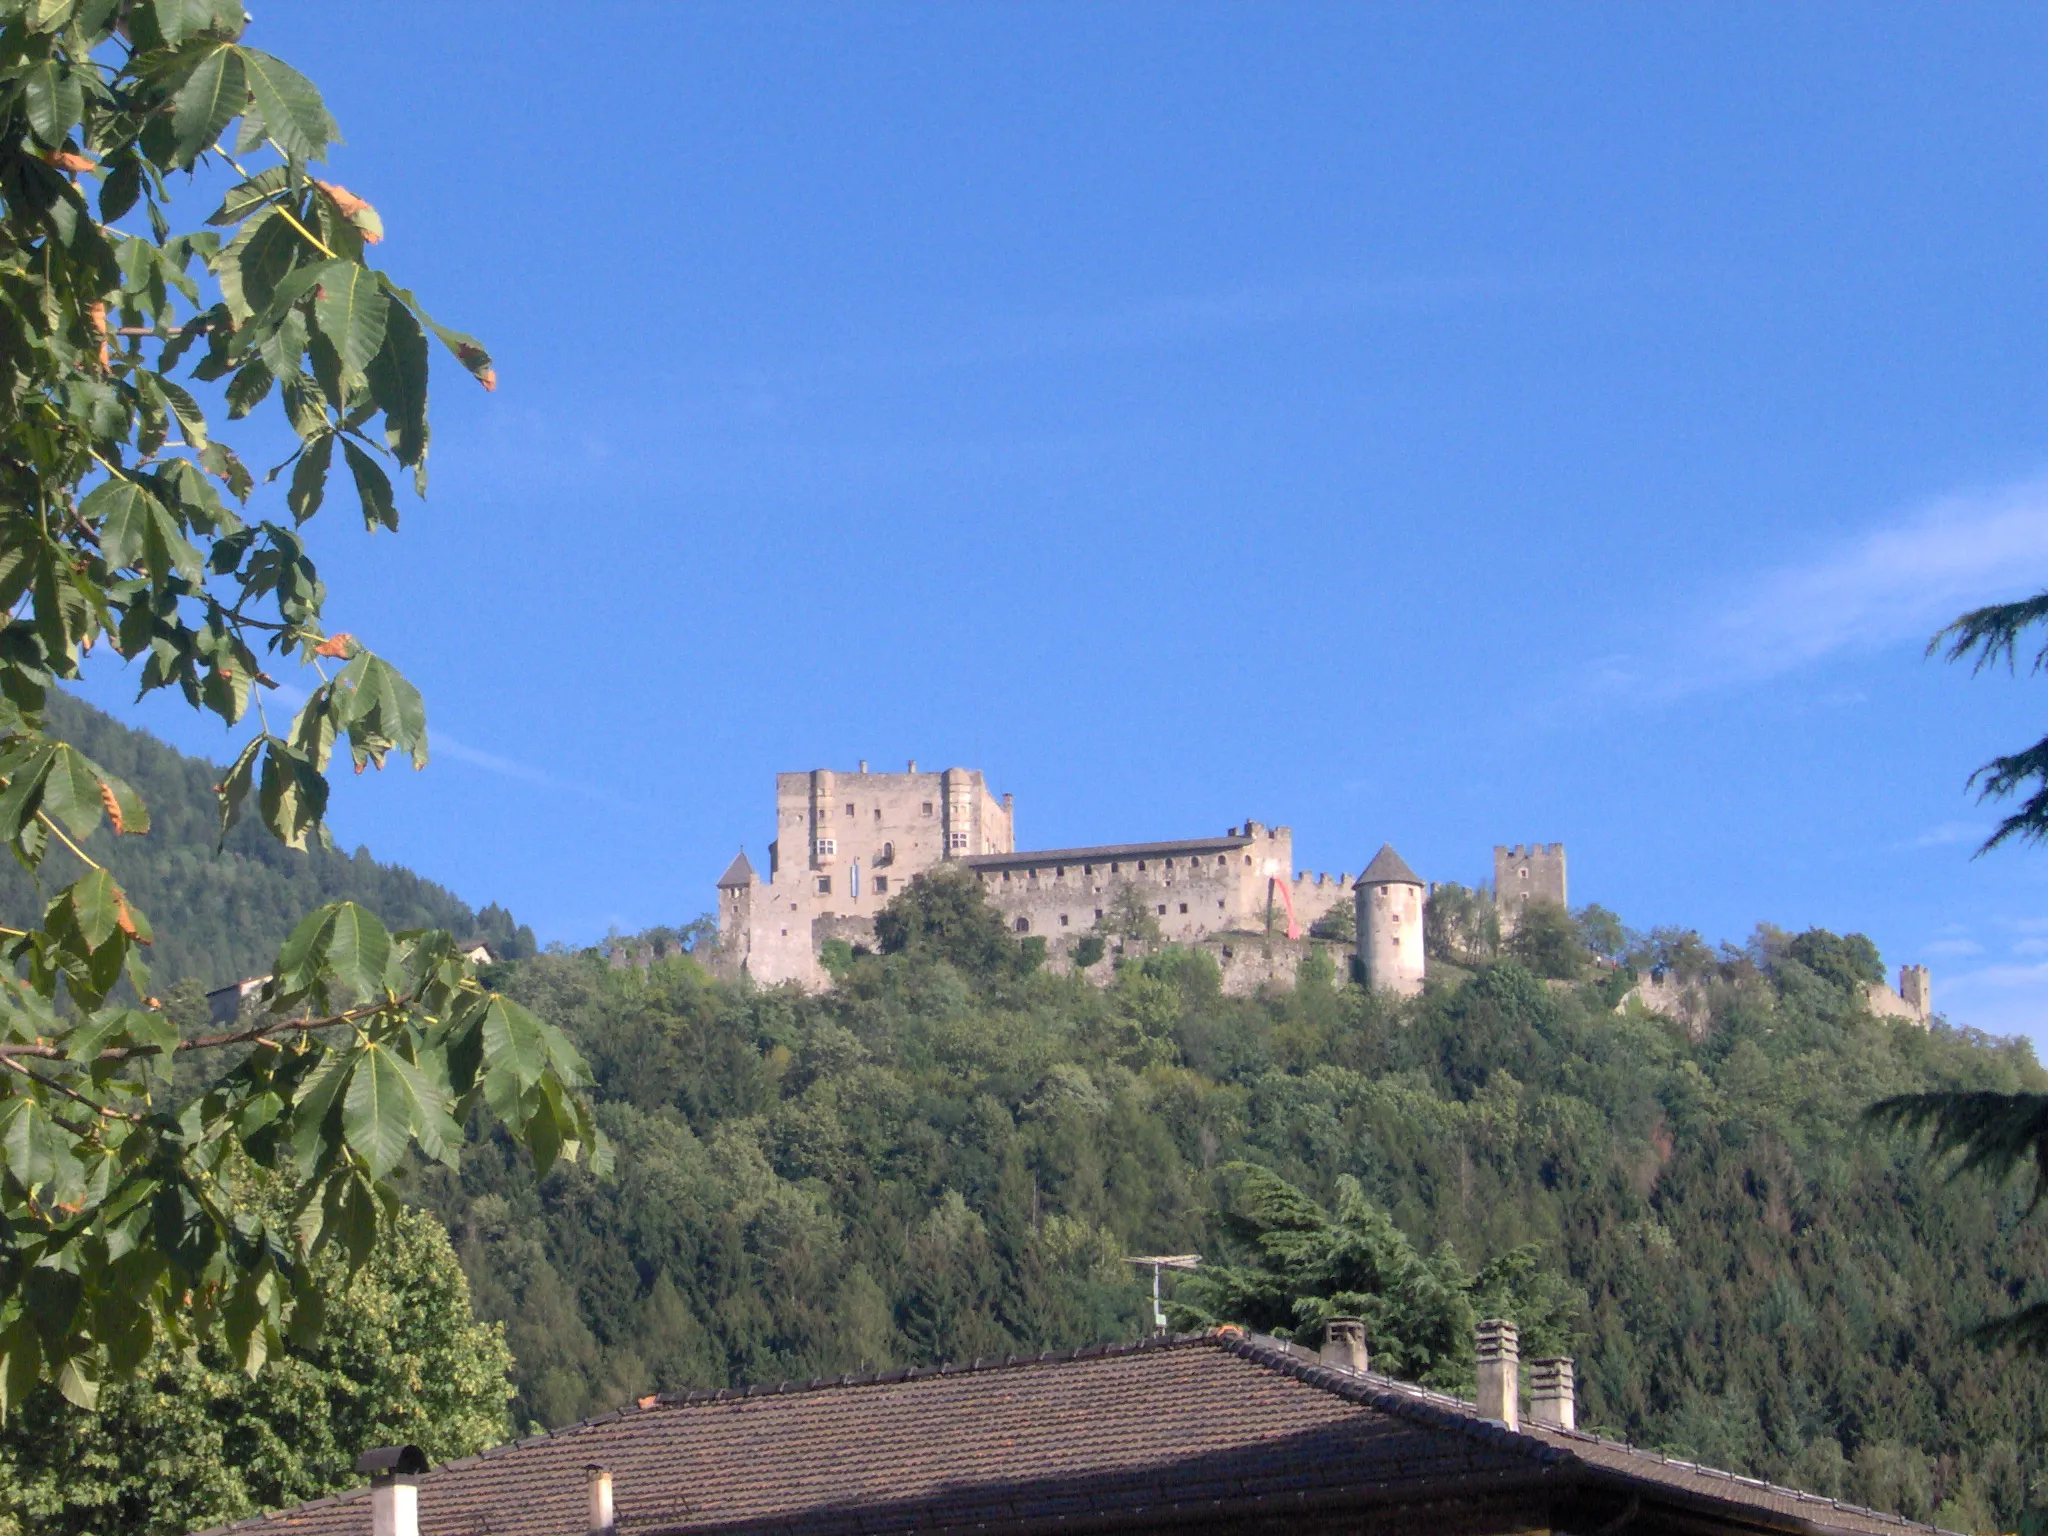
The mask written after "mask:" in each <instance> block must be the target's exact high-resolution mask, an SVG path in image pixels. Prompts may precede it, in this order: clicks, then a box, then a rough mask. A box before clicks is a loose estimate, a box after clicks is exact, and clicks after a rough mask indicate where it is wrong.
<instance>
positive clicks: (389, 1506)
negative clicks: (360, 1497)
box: [356, 1445, 427, 1536]
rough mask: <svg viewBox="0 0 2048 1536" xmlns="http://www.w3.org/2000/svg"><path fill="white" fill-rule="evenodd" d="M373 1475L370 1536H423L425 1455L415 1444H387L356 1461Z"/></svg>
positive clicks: (362, 1470)
mask: <svg viewBox="0 0 2048 1536" xmlns="http://www.w3.org/2000/svg"><path fill="white" fill-rule="evenodd" d="M356 1470H357V1471H358V1472H367V1473H369V1474H370V1536H420V1474H421V1473H422V1472H424V1471H426V1470H427V1458H426V1454H425V1453H424V1452H422V1451H421V1450H420V1448H419V1447H418V1446H416V1445H387V1446H384V1447H382V1448H381V1449H379V1450H374V1451H365V1452H363V1454H362V1455H361V1456H359V1457H357V1458H356Z"/></svg>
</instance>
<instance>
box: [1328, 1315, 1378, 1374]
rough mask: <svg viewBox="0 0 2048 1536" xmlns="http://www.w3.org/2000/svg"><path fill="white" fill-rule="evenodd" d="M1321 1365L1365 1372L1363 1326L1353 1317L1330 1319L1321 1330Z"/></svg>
mask: <svg viewBox="0 0 2048 1536" xmlns="http://www.w3.org/2000/svg"><path fill="white" fill-rule="evenodd" d="M1323 1364H1325V1365H1339V1366H1342V1367H1343V1368H1344V1369H1345V1370H1347V1371H1363V1370H1365V1369H1366V1368H1367V1366H1366V1356H1365V1324H1364V1323H1362V1322H1360V1321H1359V1320H1358V1319H1357V1318H1355V1317H1333V1318H1331V1319H1330V1321H1329V1322H1328V1323H1327V1324H1326V1325H1324V1328H1323Z"/></svg>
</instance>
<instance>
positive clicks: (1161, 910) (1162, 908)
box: [1159, 901, 1166, 917]
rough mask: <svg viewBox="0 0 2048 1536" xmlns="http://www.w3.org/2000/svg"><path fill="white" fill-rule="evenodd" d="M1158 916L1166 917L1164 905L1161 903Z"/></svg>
mask: <svg viewBox="0 0 2048 1536" xmlns="http://www.w3.org/2000/svg"><path fill="white" fill-rule="evenodd" d="M1159 915H1160V916H1161V917H1164V916H1166V903H1165V902H1163V901H1162V902H1161V903H1159Z"/></svg>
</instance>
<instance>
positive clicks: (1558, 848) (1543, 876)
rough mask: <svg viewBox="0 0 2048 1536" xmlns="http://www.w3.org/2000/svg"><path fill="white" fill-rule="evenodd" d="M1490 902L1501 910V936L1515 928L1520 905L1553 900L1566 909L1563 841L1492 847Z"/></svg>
mask: <svg viewBox="0 0 2048 1536" xmlns="http://www.w3.org/2000/svg"><path fill="white" fill-rule="evenodd" d="M1493 901H1494V905H1495V907H1497V908H1498V909H1499V911H1500V936H1501V937H1502V938H1503V939H1505V938H1506V937H1507V936H1508V935H1509V934H1511V933H1513V932H1514V931H1515V924H1516V922H1517V921H1519V920H1520V918H1521V915H1522V908H1524V907H1526V906H1527V905H1529V903H1530V902H1532V901H1554V902H1556V903H1557V904H1558V905H1559V906H1560V907H1566V908H1569V907H1570V906H1571V900H1570V898H1569V896H1568V895H1567V892H1566V887H1565V878H1564V844H1563V843H1530V844H1529V845H1528V846H1527V847H1524V846H1522V844H1520V843H1517V844H1515V845H1514V846H1513V847H1512V848H1509V847H1502V846H1500V845H1498V844H1496V845H1495V847H1494V850H1493Z"/></svg>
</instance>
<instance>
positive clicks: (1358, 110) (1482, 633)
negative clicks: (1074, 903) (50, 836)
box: [92, 0, 2048, 1039]
mask: <svg viewBox="0 0 2048 1536" xmlns="http://www.w3.org/2000/svg"><path fill="white" fill-rule="evenodd" d="M248 40H249V41H250V42H251V43H253V44H255V45H257V46H260V47H265V48H269V49H271V50H272V51H274V52H277V53H279V54H281V55H283V56H284V57H286V58H288V59H290V60H292V61H293V62H295V63H297V64H298V65H300V67H302V68H304V69H305V70H306V71H307V72H308V73H310V74H312V75H313V76H314V77H315V78H316V79H317V80H318V81H319V82H320V84H321V85H322V87H323V89H325V91H326V92H327V94H328V99H329V103H330V105H331V106H332V108H333V109H334V111H335V113H336V115H337V116H338V117H339V118H340V120H341V123H342V126H343V129H344V132H345V133H346V135H347V137H348V140H349V142H348V145H347V147H346V148H345V149H343V150H341V151H339V152H338V153H337V154H336V156H335V157H334V159H333V161H332V173H333V175H334V177H335V179H338V180H340V181H342V182H344V183H346V184H347V185H348V186H349V187H351V188H352V189H354V190H355V191H357V192H359V193H361V194H362V195H364V196H366V197H368V198H370V199H371V200H372V201H373V202H374V203H375V204H376V205H377V206H378V208H379V209H380V211H381V212H382V214H383V217H384V220H385V223H386V225H387V227H388V229H389V231H390V238H389V240H388V241H387V243H386V244H385V245H384V246H383V247H382V254H383V257H384V260H385V264H386V265H387V266H388V267H389V268H390V269H391V270H393V271H394V272H395V273H397V274H399V275H400V276H401V277H402V278H403V279H405V280H407V281H408V282H409V283H411V284H412V285H413V286H414V287H416V288H417V289H418V291H419V292H420V294H421V296H422V298H423V299H425V300H426V301H427V302H428V303H429V304H430V306H431V307H432V308H433V309H434V310H435V312H436V313H437V314H439V315H441V316H443V317H444V318H446V319H448V320H449V321H450V322H451V323H455V324H458V325H461V326H462V327H464V328H465V329H469V330H473V331H475V332H477V333H478V334H480V335H481V336H483V337H484V338H485V339H486V340H487V341H488V342H489V344H490V345H491V347H492V349H493V351H494V352H495V354H496V356H497V359H498V364H499V374H500V377H501V381H502V382H501V385H500V388H499V389H498V391H497V393H496V394H495V395H491V396H486V395H484V394H482V393H481V392H480V391H478V390H476V389H475V388H474V387H473V386H472V385H471V384H470V383H469V381H468V380H467V379H466V378H464V377H463V376H461V375H460V373H459V372H458V371H457V370H456V369H454V368H453V367H452V366H450V367H447V368H444V369H443V370H442V371H441V373H440V374H439V375H438V377H437V387H438V391H439V398H438V400H437V402H436V411H437V416H436V424H435V447H434V458H433V485H432V490H431V495H430V498H429V500H428V502H427V503H426V504H425V505H424V506H416V507H412V508H408V511H407V524H406V527H405V528H404V530H403V531H402V532H401V534H400V535H399V536H398V537H397V538H396V539H395V540H394V539H391V538H389V537H379V538H376V539H367V538H365V537H363V536H362V535H361V533H360V532H359V531H358V530H356V529H353V528H351V527H349V526H348V525H347V524H346V522H345V521H344V520H343V519H342V518H341V517H339V516H336V517H335V518H334V519H333V520H332V524H331V526H327V527H325V528H322V529H320V533H319V537H318V539H317V541H316V547H317V549H318V552H319V553H320V555H321V557H322V558H323V561H324V562H325V569H326V572H327V575H328V578H329V581H330V584H331V585H332V587H333V589H334V591H335V594H336V597H335V601H334V604H333V606H332V608H331V610H330V614H331V618H332V620H333V622H334V624H335V626H336V627H339V628H347V629H349V630H352V631H354V632H356V633H358V634H360V635H362V636H363V637H364V638H365V639H366V640H368V641H370V642H371V643H372V644H374V645H375V646H376V647H377V648H378V649H379V650H381V651H383V652H385V653H387V654H389V655H391V656H392V657H393V658H394V659H395V660H397V661H398V662H399V663H400V664H401V665H402V666H403V667H404V668H405V669H406V670H407V671H408V672H409V673H410V675H412V676H413V677H414V678H415V679H416V680H417V681H418V682H419V683H420V684H421V685H422V687H423V688H425V690H426V691H427V695H428V701H429V706H430V711H431V719H432V722H433V726H434V730H435V749H436V750H435V761H434V763H433V765H432V766H431V768H430V769H429V770H428V771H427V772H425V773H423V774H419V775H414V774H411V773H409V772H399V771H396V770H394V771H392V772H389V773H386V774H384V775H382V776H371V777H370V778H369V779H368V780H365V781H363V782H350V783H348V784H346V785H344V786H342V788H341V791H340V793H339V795H338V798H337V808H336V813H335V816H334V821H335V824H336V828H337V833H338V836H339V837H340V838H341V840H342V841H344V842H345V843H348V844H354V843H357V842H364V843H367V844H368V845H369V846H370V847H371V848H372V849H373V850H374V851H375V852H376V853H378V854H379V855H381V856H384V857H387V858H392V859H397V860H402V861H405V862H408V863H410V864H412V865H414V866H415V867H416V868H418V869H420V870H421V871H423V872H424V873H426V874H429V875H431V876H433V877H435V878H437V879H440V880H443V881H445V882H446V883H448V884H449V885H451V886H453V887H454V888H456V889H457V890H459V891H460V892H462V893H463V894H464V895H465V896H467V897H468V898H470V899H471V900H473V901H475V902H478V903H482V902H483V901H486V900H492V899H496V900H500V901H504V902H506V903H508V904H509V905H511V906H512V908H513V909H514V910H515V911H516V912H517V913H518V914H519V915H520V916H521V917H522V918H523V919H525V920H527V921H530V922H531V923H533V924H534V926H535V927H536V928H537V929H538V930H539V931H540V933H541V934H542V935H543V936H544V937H553V938H562V939H567V940H571V941H587V940H590V939H593V938H595V937H597V936H599V935H601V934H602V933H603V932H604V931H605V930H606V929H607V928H609V927H612V926H614V925H616V926H618V927H621V928H625V929H633V928H637V927H641V926H645V925H649V924H654V923H673V922H678V921H684V920H687V919H689V918H690V917H693V916H695V915H696V914H697V913H699V912H701V911H703V910H705V909H706V908H707V907H708V906H709V905H710V903H711V895H712V892H711V883H712V882H713V881H714V880H715V879H716V878H717V876H718V874H719V872H720V871H721V870H722V869H723V867H724V865H725V862H726V861H727V860H728V859H729V858H730V857H731V854H732V852H733V849H734V848H735V847H736V846H737V845H739V844H741V843H745V844H746V845H747V846H748V848H749V849H750V850H751V851H752V852H753V853H754V854H755V855H756V857H757V861H758V859H759V856H760V854H761V853H762V851H763V849H764V846H765V844H766V841H767V839H768V838H769V836H770V835H771V834H772V821H771V815H770V812H771V793H772V786H771V783H770V776H771V775H772V774H773V773H774V772H775V771H777V770H778V769H794V768H807V767H812V766H836V767H840V768H849V767H851V766H852V765H853V764H854V762H855V761H856V759H859V758H868V759H871V760H872V761H873V762H874V763H875V764H876V765H877V766H880V765H883V764H900V761H901V760H902V759H905V758H909V757H916V758H918V759H920V760H921V762H922V763H924V764H926V765H944V764H960V765H965V766H980V767H982V768H984V769H985V770H987V771H988V772H989V773H990V774H991V776H992V777H993V778H994V780H995V781H996V784H995V787H996V788H997V789H999V790H1009V791H1012V792H1014V793H1015V795H1016V796H1017V804H1018V812H1019V827H1020V834H1021V837H1022V839H1023V840H1024V841H1025V842H1026V843H1028V844H1032V845H1038V846H1046V845H1059V844H1070V843H1100V842H1110V841H1118V840H1125V839H1141V838H1157V837H1170V836H1176V835H1188V834H1195V833H1203V832H1209V831H1215V830H1220V829H1221V828H1223V827H1224V826H1226V825H1228V824H1230V823H1232V822H1236V821H1239V820H1242V819H1244V818H1245V817H1247V816H1249V817H1255V818H1257V819H1259V820H1263V821H1268V822H1284V823H1288V824H1291V825H1292V826H1293V828H1294V829H1295V839H1296V841H1295V846H1296V849H1297V852H1298V855H1299V857H1300V858H1301V860H1302V861H1303V862H1304V863H1305V864H1306V865H1308V867H1310V868H1314V869H1327V870H1329V871H1331V872H1335V871H1337V870H1340V869H1343V870H1352V871H1355V870H1357V869H1358V868H1359V867H1360V866H1361V864H1362V862H1363V861H1364V860H1365V859H1366V858H1368V857H1370V855H1371V853H1372V851H1373V849H1375V848H1376V847H1377V846H1378V845H1379V844H1380V843H1381V842H1382V841H1389V840H1390V841H1392V842H1393V843H1394V844H1395V845H1396V846H1397V847H1399V848H1400V850H1401V851H1402V853H1403V854H1404V855H1406V856H1407V857H1408V859H1409V860H1410V861H1411V862H1412V863H1413V864H1414V865H1415V866H1416V868H1417V869H1418V870H1420V871H1421V872H1422V873H1423V874H1424V875H1425V876H1427V877H1430V878H1434V879H1459V880H1466V881H1471V880H1476V879H1479V878H1482V877H1484V876H1485V875H1486V874H1487V873H1488V863H1489V849H1490V848H1491V846H1492V844H1494V843H1496V842H1524V841H1532V840H1542V841H1559V840H1561V841H1563V842H1565V843H1566V844H1567V845H1568V847H1569V849H1570V857H1571V875H1572V894H1573V897H1574V900H1575V901H1588V900H1594V901H1599V902H1601V903H1603V904H1605V905H1607V906H1610V907H1612V908H1614V909H1616V910H1618V911H1619V912H1621V913H1622V915H1623V916H1624V917H1625V918H1626V919H1627V920H1628V921H1629V922H1631V923H1633V924H1635V925H1638V926H1643V927H1647V926H1649V925H1651V924H1653V923H1682V924H1687V925H1693V926H1697V927H1698V928H1700V929H1701V930H1702V931H1703V932H1704V933H1705V934H1706V935H1707V936H1708V937H1709V938H1711V939H1720V938H1731V939H1737V940H1739V939H1741V938H1742V937H1743V936H1744V935H1745V934H1747V932H1748V931H1749V930H1750V928H1751V927H1752V926H1753V925H1754V924H1755V923H1756V922H1758V921H1760V920H1764V921H1771V922H1775V923H1778V924H1780V925H1784V926H1788V927H1795V928H1796V927H1803V926H1806V925H1808V924H1816V923H1817V924H1824V925H1827V926H1830V927H1834V928H1837V929H1844V930H1846V929H1860V930H1863V931H1866V932H1868V933H1869V934H1870V935H1871V936H1872V937H1873V938H1874V939H1875V940H1876V941H1877V942H1878V944H1879V946H1880V947H1881V948H1882V950H1883V951H1884V953H1885V956H1886V959H1887V961H1888V962H1889V963H1891V964H1892V965H1894V966H1895V965H1896V964H1897V963H1898V962H1900V961H1904V960H1923V961H1925V962H1927V963H1929V964H1930V965H1932V966H1933V967H1934V971H1935V988H1936V999H1937V1004H1938V1005H1939V1006H1941V1007H1943V1008H1944V1009H1945V1010H1946V1011H1947V1012H1948V1013H1949V1014H1950V1016H1951V1018H1953V1019H1954V1020H1956V1021H1957V1022H1967V1023H1972V1024H1976V1025H1979V1026H1981V1027H1984V1028H1988V1029H1994V1030H1998V1031H2001V1032H2027V1033H2034V1034H2037V1036H2038V1037H2040V1038H2043V1039H2048V853H2041V852H2031V851H2024V850H2021V851H2006V852H2000V853H1997V854H1993V855H1990V856H1988V857H1985V858H1981V859H1976V860H1974V861H1973V860H1972V858H1971V853H1972V850H1973V848H1974V846H1975V843H1976V841H1977V840H1978V839H1979V838H1980V837H1981V835H1982V833H1983V832H1984V831H1985V830H1986V828H1987V827H1988V825H1989V822H1990V815H1989V813H1988V812H1987V811H1986V810H1985V809H1983V808H1981V807H1979V806H1977V805H1976V804H1975V803H1974V802H1973V800H1972V798H1971V797H1970V796H1969V795H1968V794H1967V793H1966V792H1965V790H1964V781H1965V779H1966V777H1967V776H1968V774H1969V772H1970V770H1971V769H1972V768H1973V767H1975V766H1976V765H1977V764H1978V763H1979V762H1981V761H1982V760H1983V759H1984V758H1986V757H1987V756H1989V755H1990V754H1991V753H1992V752H1994V751H1997V750H2000V749H2009V748H2012V747H2015V746H2018V745H2020V744H2022V743H2023V742H2028V741H2031V740H2033V739H2034V737H2035V736H2037V735H2039V734H2041V732H2042V731H2043V730H2044V729H2048V681H2034V680H2029V679H2026V678H2020V679H2016V680H2015V679H2007V678H2004V677H1984V678H1979V679H1975V680H1972V679H1971V678H1970V677H1969V676H1968V675H1967V674H1966V673H1965V672H1963V671H1961V670H1958V669H1955V668H1950V667H1945V666H1940V665H1937V664H1935V663H1931V662H1927V661H1925V660H1923V658H1922V655H1921V651H1922V647H1923V645H1924V643H1925V641H1926V639H1927V636H1928V635H1929V634H1930V633H1931V632H1932V631H1933V630H1934V629H1935V628H1937V627H1938V626H1939V625H1940V624H1941V623H1943V622H1944V621H1945V620H1947V619H1948V618H1950V617H1952V616H1953V614H1954V613H1955V612H1956V611H1958V610H1959V609H1961V608H1963V607H1965V606H1968V605H1971V604H1974V603H1976V602H1979V601H1984V600H1991V599H1996V598H2001V597H2007V596H2018V595H2023V594H2026V593H2030V592H2033V591H2035V590H2037V589H2039V588H2041V587H2043V586H2048V367H2044V363H2043V358H2044V352H2043V347H2042V340H2043V337H2044V335H2048V121H2044V117H2048V11H2043V10H2042V9H2040V8H2038V7H2033V8H2026V7H2012V8H1998V7H1969V8H1964V7H1942V8H1935V7H1921V8H1914V9H1885V8H1881V7H1872V6H1864V7H1856V8H1849V7H1838V8H1826V7H1817V6H1814V7H1801V8H1796V9H1795V8H1785V7H1776V6H1741V5H1718V6H1714V7H1697V8H1694V9H1690V10H1687V9H1683V8H1679V7H1635V8H1615V7H1609V8H1593V7H1585V8H1570V9H1564V8H1555V7H1542V8H1539V7H1512V6H1502V7H1427V8H1424V7H1400V8H1385V9H1374V8H1368V7H1360V6H1345V7H1331V8H1321V7H1314V6H1278V5H1269V6H1239V5H1231V6H1200V5H1185V4H1180V5H1173V6H1166V7H1147V6H1141V5H1135V4H1133V5H1120V6H1115V7H1096V6H1082V5H1072V6H1054V7H1034V6H1026V5H1003V6H980V7H950V8H937V7H906V8H895V7H886V6H866V7H859V8H854V7H822V6H819V7H780V6H773V5H750V6H720V7H695V6H691V7H686V6H681V5H652V4H649V5H604V4H591V5H587V6H578V7H567V6H539V5H521V4H516V3H504V0H497V3H492V4H489V5H485V4H480V3H479V4H470V3H459V0H435V3H434V4H432V5H424V6H423V5H417V4H411V5H399V4H389V3H374V0H357V3H355V4H352V5H350V6H346V7H344V6H333V5H307V4H297V5H287V4H277V5H275V6H267V7H263V8H261V9H260V10H259V12H258V16H257V21H256V24H255V26H254V27H253V29H252V31H251V33H250V36H249V39H248ZM316 527H318V525H316ZM92 693H93V696H94V697H95V698H97V699H99V700H101V701H102V702H107V703H110V704H113V705H116V706H118V707H119V708H120V709H121V710H122V712H123V713H125V714H126V715H127V716H128V717H129V718H131V719H137V720H140V721H142V722H144V723H146V724H149V725H151V726H152V727H154V728H157V729H159V730H161V731H163V732H164V733H165V734H167V735H170V736H172V738H173V739H175V740H176V741H178V742H179V743H180V744H181V745H184V746H186V747H188V748H191V749H194V750H200V751H205V752H208V753H210V754H212V755H215V756H221V755H225V753H226V751H227V750H228V748H227V746H226V744H225V743H224V741H223V740H222V737H221V735H220V733H219V732H218V731H217V730H209V729H207V728H205V727H204V726H195V725H193V724H192V723H190V722H188V721H185V720H182V719H180V718H179V714H180V711H178V710H177V709H174V708H171V707H169V706H164V705H160V704H150V705H145V706H143V707H140V708H131V707H129V706H127V705H126V703H125V699H126V697H127V695H126V693H125V691H124V690H123V688H122V687H121V686H120V684H119V683H118V682H117V681H116V680H114V679H111V678H106V677H101V678H98V679H96V680H95V682H94V685H93V688H92Z"/></svg>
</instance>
